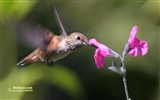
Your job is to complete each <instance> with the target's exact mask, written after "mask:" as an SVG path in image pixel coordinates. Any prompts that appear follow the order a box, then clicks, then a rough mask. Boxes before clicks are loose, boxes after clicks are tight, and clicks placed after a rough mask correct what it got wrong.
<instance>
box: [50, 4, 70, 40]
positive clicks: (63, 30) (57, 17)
mask: <svg viewBox="0 0 160 100" xmlns="http://www.w3.org/2000/svg"><path fill="white" fill-rule="evenodd" d="M53 7H54V15H55V17H56V19H57V22H58V24H59V26H60V28H61V30H62V36H64V37H66V36H67V33H66V31H65V29H64V27H63V25H62V22H61V20H60V17H59V15H58V12H57V10H56V7H55V6H54V5H53Z"/></svg>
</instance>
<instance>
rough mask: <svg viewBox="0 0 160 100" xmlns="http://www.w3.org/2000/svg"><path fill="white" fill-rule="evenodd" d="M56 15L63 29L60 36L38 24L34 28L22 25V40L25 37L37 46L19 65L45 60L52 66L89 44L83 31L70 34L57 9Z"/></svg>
mask: <svg viewBox="0 0 160 100" xmlns="http://www.w3.org/2000/svg"><path fill="white" fill-rule="evenodd" d="M55 15H56V17H57V20H58V22H59V25H60V28H61V30H62V34H61V35H60V36H57V35H55V34H53V32H51V31H50V30H48V29H47V28H45V27H43V26H38V27H37V28H36V29H34V28H33V27H30V26H27V25H26V24H21V25H20V30H21V32H20V33H23V35H22V37H23V38H21V39H22V41H24V39H25V40H27V41H28V43H29V44H31V45H32V46H33V47H34V48H35V47H37V48H36V50H34V51H33V52H32V53H31V54H29V55H28V56H26V57H25V58H24V59H22V60H21V61H20V62H19V63H17V66H23V65H26V64H29V63H33V62H44V63H46V65H48V66H52V64H53V62H56V61H57V60H59V59H62V58H64V57H65V56H67V55H68V54H70V53H71V52H73V51H74V50H75V49H77V48H79V47H81V46H84V45H88V44H89V43H88V39H87V38H86V37H85V36H84V35H83V34H82V33H79V32H73V33H71V34H70V35H69V36H68V35H67V33H66V32H65V30H64V28H63V25H62V23H61V21H60V18H59V16H58V13H57V11H56V9H55Z"/></svg>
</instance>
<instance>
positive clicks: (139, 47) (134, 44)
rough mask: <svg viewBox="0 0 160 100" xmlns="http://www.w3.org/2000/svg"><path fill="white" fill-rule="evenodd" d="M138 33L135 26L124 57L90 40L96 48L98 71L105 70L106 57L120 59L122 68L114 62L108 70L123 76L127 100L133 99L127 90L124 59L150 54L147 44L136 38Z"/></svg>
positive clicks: (124, 51) (123, 54) (95, 56)
mask: <svg viewBox="0 0 160 100" xmlns="http://www.w3.org/2000/svg"><path fill="white" fill-rule="evenodd" d="M137 31H138V26H134V27H133V28H132V30H131V33H130V37H129V39H128V42H127V43H126V45H125V47H124V50H123V52H122V56H121V55H120V54H119V53H117V52H115V51H114V50H112V49H111V48H109V47H107V46H105V45H104V44H102V43H99V42H98V41H97V40H96V39H90V40H89V44H90V45H91V46H93V47H95V48H96V51H95V55H94V59H95V63H96V65H97V68H98V69H100V68H103V66H104V62H105V58H106V57H114V58H120V61H121V66H120V67H118V66H117V64H116V62H115V61H114V60H113V61H112V65H111V66H110V67H108V69H109V70H111V71H113V72H115V73H116V74H118V75H120V76H122V78H123V85H124V90H125V95H126V99H127V100H131V98H130V97H129V93H128V88H127V79H126V68H125V64H124V58H125V56H126V55H127V54H129V55H130V56H134V57H136V56H144V55H145V54H146V53H147V52H148V44H147V42H146V41H141V40H140V39H138V38H136V34H137Z"/></svg>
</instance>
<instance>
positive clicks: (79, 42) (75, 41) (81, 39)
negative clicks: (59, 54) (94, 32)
mask: <svg viewBox="0 0 160 100" xmlns="http://www.w3.org/2000/svg"><path fill="white" fill-rule="evenodd" d="M69 38H70V39H71V42H70V45H71V46H72V48H77V47H81V46H84V45H89V42H88V39H87V38H86V37H85V36H84V35H83V34H82V33H79V32H74V33H71V34H70V35H69Z"/></svg>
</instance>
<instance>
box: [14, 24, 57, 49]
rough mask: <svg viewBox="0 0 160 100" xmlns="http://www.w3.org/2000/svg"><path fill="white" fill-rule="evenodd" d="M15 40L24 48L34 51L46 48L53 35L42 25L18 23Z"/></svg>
mask: <svg viewBox="0 0 160 100" xmlns="http://www.w3.org/2000/svg"><path fill="white" fill-rule="evenodd" d="M16 30H17V38H18V40H19V41H20V43H21V44H23V45H24V46H26V47H28V48H31V49H35V48H38V47H44V48H45V47H46V46H47V44H48V43H49V42H50V40H51V38H52V37H54V36H55V35H54V34H53V32H51V31H50V30H49V29H47V28H45V27H44V26H42V25H35V24H29V23H27V22H26V23H24V22H23V23H20V24H19V25H17V28H16Z"/></svg>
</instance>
